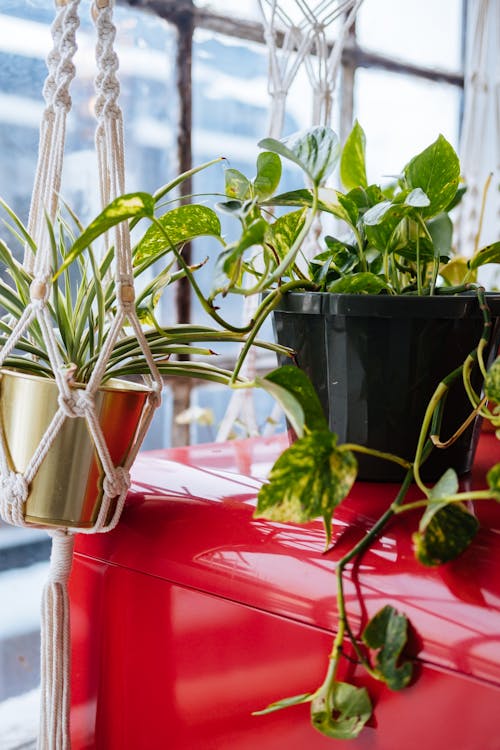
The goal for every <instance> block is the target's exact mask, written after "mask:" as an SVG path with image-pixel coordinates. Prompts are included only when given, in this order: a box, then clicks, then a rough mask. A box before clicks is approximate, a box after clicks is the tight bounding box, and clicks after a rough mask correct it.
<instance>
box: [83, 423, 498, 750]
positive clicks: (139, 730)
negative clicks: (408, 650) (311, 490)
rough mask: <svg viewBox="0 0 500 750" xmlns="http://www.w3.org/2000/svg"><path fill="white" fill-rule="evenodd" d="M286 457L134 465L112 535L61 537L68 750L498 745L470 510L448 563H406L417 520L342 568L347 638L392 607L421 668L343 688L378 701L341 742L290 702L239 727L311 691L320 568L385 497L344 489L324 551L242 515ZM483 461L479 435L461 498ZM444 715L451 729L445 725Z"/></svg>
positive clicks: (488, 510) (494, 592) (269, 450)
mask: <svg viewBox="0 0 500 750" xmlns="http://www.w3.org/2000/svg"><path fill="white" fill-rule="evenodd" d="M285 445H286V442H285V438H276V437H273V438H271V439H257V440H247V441H237V442H234V443H228V444H224V445H216V446H208V447H207V446H197V447H193V448H183V449H177V450H170V451H163V452H158V451H157V452H153V453H148V454H143V455H142V456H140V457H139V459H138V461H137V463H136V466H135V468H134V477H133V478H134V484H133V489H132V492H131V494H130V497H129V501H128V504H127V507H126V510H125V512H124V515H123V518H122V521H121V523H120V526H119V527H118V529H116V530H115V531H114V532H112V533H110V534H105V535H100V536H99V535H97V536H92V537H87V536H82V537H80V538H78V540H77V555H76V558H75V565H74V571H73V577H72V628H73V642H74V669H73V674H74V687H73V712H72V731H73V750H84V749H85V750H94V749H95V750H129V749H130V750H156V748H164V747H165V748H172V749H173V750H176V749H177V748H179V750H184V749H186V750H211V749H212V748H213V750H229V748H231V749H232V750H233V749H235V750H246V749H247V748H248V749H250V748H252V750H254V748H259V750H271V749H272V750H280V748H287V750H303V748H309V747H311V748H319V749H321V748H328V747H332V745H333V746H334V747H337V746H338V747H343V746H344V745H345V746H346V747H347V746H348V747H350V748H353V749H354V750H359V749H361V748H367V749H368V748H373V749H375V748H377V749H380V750H401V749H403V748H404V750H413V748H415V750H416V748H419V750H420V748H421V747H422V745H423V744H425V745H426V750H433V749H434V748H436V749H437V748H439V749H440V750H441V749H443V750H447V749H448V748H452V747H454V748H457V749H458V750H494V749H498V748H500V738H499V739H497V736H498V732H497V730H496V724H495V716H496V712H495V707H496V706H498V705H499V701H500V577H499V576H498V575H497V573H496V571H498V570H499V569H500V545H499V534H500V508H499V507H498V506H497V505H494V504H493V503H482V505H481V507H479V505H478V506H477V513H478V516H479V517H480V520H481V522H482V523H483V528H482V529H481V531H480V532H479V534H478V537H477V539H476V541H475V542H474V544H473V546H472V547H471V548H470V549H469V550H468V551H467V552H466V553H465V554H464V555H463V556H462V558H461V559H460V560H457V561H455V562H452V563H448V564H447V565H444V566H441V567H440V568H438V569H426V568H423V567H422V566H420V565H418V564H417V563H416V562H415V560H414V558H413V554H412V548H411V534H412V532H413V531H414V530H415V526H416V523H417V521H418V515H415V514H407V515H406V516H405V517H403V518H399V519H398V523H397V526H396V525H393V526H392V527H389V528H388V529H386V532H385V533H384V535H383V536H382V537H381V538H380V539H379V540H378V541H377V542H376V543H375V544H374V546H373V547H372V548H371V549H370V551H369V552H368V553H367V554H366V555H365V556H364V557H363V558H362V560H361V561H360V562H359V563H358V564H357V565H356V567H355V568H353V569H351V570H349V571H348V574H347V582H346V594H347V607H348V612H349V614H350V616H351V620H352V623H353V624H354V627H355V629H358V630H359V628H361V627H362V625H363V623H364V622H365V621H366V618H367V617H369V616H371V615H372V614H373V613H374V612H375V611H377V610H378V609H379V608H380V607H381V606H383V604H386V603H390V604H393V605H394V606H396V607H397V608H398V609H399V610H400V611H404V612H405V613H406V614H407V615H408V617H409V618H410V620H411V622H412V624H413V626H414V628H415V630H416V632H417V633H418V638H417V637H415V639H414V655H415V657H416V658H418V662H419V664H420V671H421V676H420V678H419V679H418V680H417V681H416V683H415V684H414V685H413V686H412V687H411V688H409V689H408V690H406V691H403V692H401V693H391V692H390V691H389V690H387V689H386V688H384V687H383V686H381V685H379V684H378V683H374V682H373V681H371V680H370V679H369V678H366V677H365V676H364V675H362V673H361V672H360V673H359V675H356V677H357V679H358V680H359V684H366V685H367V686H368V687H369V690H370V693H371V694H372V695H375V697H376V703H377V705H376V708H375V714H374V720H373V721H372V724H371V725H370V726H369V727H368V728H367V729H366V730H365V731H364V732H363V734H362V735H361V737H360V738H359V739H358V740H356V741H351V742H349V743H347V742H345V743H343V742H333V743H332V741H331V740H328V739H326V738H324V737H322V736H321V735H320V734H318V733H316V732H315V731H314V730H313V729H312V728H311V727H310V726H309V721H308V709H307V707H306V706H298V707H296V708H294V709H290V710H287V711H285V712H278V713H276V714H272V715H269V716H267V717H252V716H251V715H250V714H251V711H252V710H255V709H258V708H261V707H262V706H264V705H266V704H267V703H268V702H270V701H272V700H275V699H277V698H280V697H284V696H286V695H290V694H294V693H300V692H305V691H307V690H309V689H311V688H314V687H315V686H316V685H317V684H318V683H319V682H320V681H321V679H322V675H323V671H324V669H325V667H326V656H327V654H328V649H329V646H330V639H331V633H332V632H333V631H334V630H335V627H336V609H335V596H334V595H335V578H334V576H333V575H332V572H333V570H334V566H335V561H336V560H337V559H338V558H339V557H340V556H341V555H342V554H343V553H345V551H346V550H347V549H348V548H350V547H351V546H352V544H353V543H354V542H356V541H357V540H358V539H359V538H360V537H361V535H362V534H363V533H364V532H365V530H366V528H367V527H368V526H369V525H371V523H372V521H373V519H375V518H377V517H378V516H379V515H380V513H381V512H383V510H384V509H385V508H386V507H387V505H388V504H389V503H390V502H391V500H392V499H393V497H394V494H395V491H396V488H395V487H392V486H391V485H380V484H379V485H376V484H361V483H360V484H358V485H357V486H356V487H355V488H354V490H353V492H352V493H351V495H350V497H349V498H348V500H347V501H346V502H345V503H344V504H343V506H342V507H341V508H340V509H339V512H338V517H337V519H336V522H335V526H334V545H333V549H332V550H331V551H330V552H329V553H328V554H327V555H323V554H322V552H323V545H324V536H323V532H322V526H321V524H320V523H312V524H308V525H307V526H305V527H302V526H295V525H292V524H277V523H270V522H266V521H262V520H253V519H252V511H253V507H254V505H255V496H256V493H257V491H258V488H259V486H260V484H261V482H262V478H263V477H264V476H265V474H266V473H267V471H268V470H269V467H270V466H271V464H272V463H273V461H274V459H275V458H276V456H277V455H278V454H279V452H280V451H281V450H282V449H283V448H284V447H285ZM499 460H500V455H499V448H498V442H497V441H495V440H494V438H493V436H485V437H484V438H483V439H482V443H481V446H480V454H479V456H478V459H477V461H476V465H475V470H474V473H473V476H472V477H470V478H468V480H467V481H468V482H469V483H470V485H471V486H474V487H481V486H484V485H485V482H484V471H485V468H486V467H489V466H491V465H492V464H493V463H494V462H497V461H499ZM360 593H361V594H362V602H363V604H362V605H361V603H360V597H359V594H360ZM352 669H354V667H352ZM461 710H462V711H463V712H464V715H465V713H466V716H467V721H466V726H465V725H464V722H463V721H457V720H456V717H457V716H459V712H460V711H461Z"/></svg>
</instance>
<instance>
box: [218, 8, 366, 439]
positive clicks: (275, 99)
mask: <svg viewBox="0 0 500 750" xmlns="http://www.w3.org/2000/svg"><path fill="white" fill-rule="evenodd" d="M362 2H363V0H338V1H337V2H332V0H319V2H318V3H316V4H315V5H310V4H308V3H307V2H306V0H294V2H293V3H290V2H286V3H285V2H280V0H259V8H260V12H261V17H262V21H263V26H264V39H265V41H266V46H267V50H268V60H269V67H268V69H269V72H268V90H269V96H270V108H269V125H268V135H269V136H270V137H272V138H280V137H281V135H282V133H283V125H284V121H285V112H286V102H287V97H288V93H289V91H290V88H291V86H292V84H293V82H294V81H295V79H296V77H297V74H298V72H299V70H300V68H301V66H302V65H303V66H304V68H305V70H306V73H307V76H308V78H309V81H310V83H311V87H312V92H313V107H312V122H311V124H312V125H330V121H331V115H332V104H333V95H334V91H335V85H336V81H337V75H338V71H339V68H340V64H341V57H342V50H343V48H344V44H345V39H346V36H347V33H348V31H349V29H350V28H351V26H352V24H353V23H354V20H355V18H356V14H357V12H358V10H359V8H360V6H361V4H362ZM334 25H335V26H336V27H337V34H336V36H335V38H334V39H333V41H332V40H329V39H327V36H326V31H327V29H330V28H332V27H333V26H334ZM278 37H280V40H279V39H278ZM311 53H314V58H315V60H314V61H313V60H312V59H311ZM320 230H321V227H320V225H319V219H318V220H317V222H316V223H315V226H314V227H313V231H312V232H311V235H310V238H309V240H310V241H309V242H307V241H306V243H305V247H304V254H305V255H306V256H307V255H308V254H310V250H311V248H316V245H317V243H316V240H317V236H318V235H319V232H320ZM257 306H258V299H257V298H256V297H252V296H248V297H246V298H245V304H244V309H243V320H244V322H245V323H246V322H248V321H249V320H251V319H252V317H253V315H254V313H255V311H256V309H257ZM241 374H242V375H243V376H245V377H246V378H248V379H250V380H252V379H253V378H254V377H255V374H256V354H255V349H251V350H250V352H249V354H248V355H247V358H246V360H245V362H244V365H243V368H242V371H241ZM280 414H281V411H280V409H279V407H275V408H274V409H273V411H272V413H271V415H270V417H269V419H268V422H267V425H266V427H265V428H264V434H271V433H272V432H274V429H275V426H276V424H277V423H278V421H279V418H280ZM238 420H241V421H242V422H243V423H244V424H245V425H246V428H247V432H248V434H249V435H256V434H258V426H257V419H256V414H255V406H254V398H253V394H252V392H251V391H250V390H245V389H242V390H237V391H235V392H234V393H233V394H232V396H231V399H230V402H229V406H228V408H227V410H226V413H225V415H224V418H223V420H222V421H221V424H220V427H219V430H218V433H217V441H218V442H223V441H225V440H227V439H228V437H229V436H230V434H231V430H232V428H233V425H234V424H235V423H236V422H237V421H238Z"/></svg>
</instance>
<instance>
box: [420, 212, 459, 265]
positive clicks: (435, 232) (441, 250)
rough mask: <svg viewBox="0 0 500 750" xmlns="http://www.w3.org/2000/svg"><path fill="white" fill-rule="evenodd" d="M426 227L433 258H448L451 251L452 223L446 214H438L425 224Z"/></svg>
mask: <svg viewBox="0 0 500 750" xmlns="http://www.w3.org/2000/svg"><path fill="white" fill-rule="evenodd" d="M426 226H427V230H428V232H429V234H430V236H431V237H432V244H433V245H434V255H435V257H436V258H440V257H443V256H447V257H449V256H450V254H451V251H452V239H453V222H452V221H451V219H450V217H449V216H448V214H446V213H442V214H438V215H437V216H435V217H434V218H433V219H430V220H429V221H428V222H426Z"/></svg>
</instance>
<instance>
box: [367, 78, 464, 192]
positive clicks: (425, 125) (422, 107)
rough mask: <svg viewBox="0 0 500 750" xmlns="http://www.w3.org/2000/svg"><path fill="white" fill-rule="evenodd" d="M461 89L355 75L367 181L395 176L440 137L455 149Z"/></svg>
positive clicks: (426, 82) (402, 79)
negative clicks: (364, 147)
mask: <svg viewBox="0 0 500 750" xmlns="http://www.w3.org/2000/svg"><path fill="white" fill-rule="evenodd" d="M460 98H461V90H460V89H458V88H456V87H455V86H449V85H446V84H442V83H434V82H433V81H425V80H422V79H416V78H412V77H410V76H405V75H398V74H394V73H387V72H384V71H376V70H358V71H357V73H356V88H355V101H356V105H355V109H356V117H357V118H358V120H359V121H360V123H361V125H362V126H363V128H364V130H365V132H366V140H367V166H368V176H369V179H370V180H372V181H375V182H376V181H379V180H380V178H381V177H382V176H387V175H395V174H398V173H399V171H400V170H401V169H402V168H403V167H404V165H405V164H406V163H407V161H408V160H409V159H410V158H411V157H412V156H414V155H415V154H417V153H418V152H419V151H421V150H422V149H424V148H425V147H426V146H428V145H429V144H430V143H432V142H433V141H434V140H435V139H436V138H437V136H438V135H439V133H442V134H443V135H444V136H445V137H446V138H447V139H448V140H449V141H450V142H451V143H452V145H453V146H454V147H455V148H457V143H458V122H459V109H460Z"/></svg>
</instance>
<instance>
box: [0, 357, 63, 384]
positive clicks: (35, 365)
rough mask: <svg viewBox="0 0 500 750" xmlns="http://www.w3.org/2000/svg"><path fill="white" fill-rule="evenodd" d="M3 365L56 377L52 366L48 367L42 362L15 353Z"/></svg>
mask: <svg viewBox="0 0 500 750" xmlns="http://www.w3.org/2000/svg"><path fill="white" fill-rule="evenodd" d="M3 367H6V368H9V367H10V368H11V369H13V370H18V371H19V372H24V373H26V374H27V375H40V376H41V377H44V378H53V377H54V374H53V372H52V368H51V367H47V366H45V365H43V364H41V363H40V362H36V361H35V360H33V359H28V358H27V357H16V356H15V355H10V356H9V357H6V359H5V360H4V363H3Z"/></svg>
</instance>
